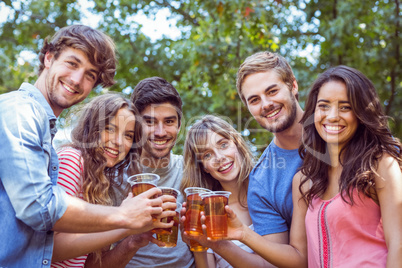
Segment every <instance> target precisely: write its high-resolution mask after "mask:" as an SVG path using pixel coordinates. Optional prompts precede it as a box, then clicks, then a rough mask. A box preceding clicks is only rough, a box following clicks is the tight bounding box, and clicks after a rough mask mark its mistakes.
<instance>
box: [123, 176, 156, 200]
mask: <svg viewBox="0 0 402 268" xmlns="http://www.w3.org/2000/svg"><path fill="white" fill-rule="evenodd" d="M127 181H128V183H130V185H131V190H132V192H133V195H134V196H137V195H139V194H141V193H143V192H145V191H147V190H149V189H151V188H154V187H156V184H157V182H158V181H159V175H157V174H152V173H141V174H137V175H134V176H131V177H129V178H128V179H127Z"/></svg>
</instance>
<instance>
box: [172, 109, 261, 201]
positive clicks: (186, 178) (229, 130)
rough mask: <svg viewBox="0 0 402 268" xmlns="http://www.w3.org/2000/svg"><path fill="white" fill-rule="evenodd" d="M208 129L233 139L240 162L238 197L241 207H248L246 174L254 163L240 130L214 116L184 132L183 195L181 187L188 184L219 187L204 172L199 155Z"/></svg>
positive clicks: (211, 188) (207, 116)
mask: <svg viewBox="0 0 402 268" xmlns="http://www.w3.org/2000/svg"><path fill="white" fill-rule="evenodd" d="M208 131H213V132H215V133H216V134H219V135H221V136H223V137H224V138H226V139H228V140H231V141H233V142H234V144H235V145H236V147H237V149H238V151H239V154H240V162H241V163H242V166H241V168H240V173H239V176H238V180H237V184H238V187H239V189H240V191H239V196H238V199H239V202H240V204H241V205H242V206H243V207H247V200H246V197H247V189H248V181H249V174H250V172H251V170H252V169H253V164H254V159H253V155H252V153H251V151H250V149H249V147H248V145H247V143H246V142H245V140H244V139H243V138H242V137H241V135H240V133H239V132H237V131H236V130H235V129H234V128H233V127H232V126H231V125H230V124H229V123H228V122H226V121H225V120H223V119H222V118H220V117H218V116H214V115H205V116H203V117H202V118H201V119H200V120H198V121H197V122H196V123H195V124H194V125H193V126H192V127H191V128H190V130H189V131H188V133H187V137H186V142H185V144H184V174H183V179H182V183H181V186H180V191H181V192H183V194H184V189H185V188H187V187H203V188H207V189H210V190H213V191H217V190H222V186H221V184H220V183H219V181H218V180H216V179H215V178H213V177H212V176H211V175H210V174H209V173H207V172H205V170H204V168H203V165H202V159H201V158H200V157H201V155H202V153H203V151H204V148H205V144H207V142H208Z"/></svg>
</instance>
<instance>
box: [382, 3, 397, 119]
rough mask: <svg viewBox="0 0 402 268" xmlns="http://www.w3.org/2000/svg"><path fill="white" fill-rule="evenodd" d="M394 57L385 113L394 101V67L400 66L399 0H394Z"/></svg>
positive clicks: (389, 110)
mask: <svg viewBox="0 0 402 268" xmlns="http://www.w3.org/2000/svg"><path fill="white" fill-rule="evenodd" d="M394 38H395V41H396V42H395V59H396V64H394V66H392V70H391V96H390V97H389V99H388V104H387V106H386V109H385V113H386V114H387V115H389V114H390V112H391V107H392V104H393V102H394V97H395V92H396V68H398V66H400V58H399V42H398V39H399V0H395V34H394Z"/></svg>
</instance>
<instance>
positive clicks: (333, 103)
mask: <svg viewBox="0 0 402 268" xmlns="http://www.w3.org/2000/svg"><path fill="white" fill-rule="evenodd" d="M314 124H315V128H316V129H317V132H318V134H319V135H320V136H321V138H322V139H323V140H324V141H325V142H327V144H328V146H337V147H338V149H339V150H341V149H342V148H343V147H344V146H345V144H346V143H347V142H348V141H349V140H350V139H351V138H352V137H353V136H354V134H355V133H356V130H357V127H358V126H359V122H358V119H357V117H356V115H355V113H354V112H353V111H352V107H351V105H350V103H349V99H348V95H347V89H346V86H345V84H344V83H343V82H340V81H330V82H327V83H325V84H323V85H322V87H321V88H320V91H319V93H318V96H317V104H316V107H315V113H314Z"/></svg>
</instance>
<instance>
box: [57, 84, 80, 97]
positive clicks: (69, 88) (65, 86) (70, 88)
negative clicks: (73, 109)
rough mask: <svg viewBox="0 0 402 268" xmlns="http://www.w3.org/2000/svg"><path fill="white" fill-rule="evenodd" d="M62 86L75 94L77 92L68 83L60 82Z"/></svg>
mask: <svg viewBox="0 0 402 268" xmlns="http://www.w3.org/2000/svg"><path fill="white" fill-rule="evenodd" d="M61 84H62V86H63V87H64V89H65V90H67V91H68V92H70V93H72V94H75V93H78V91H76V90H74V89H73V88H72V87H70V86H69V85H68V84H66V83H63V82H61Z"/></svg>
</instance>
